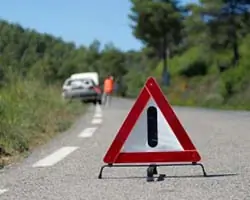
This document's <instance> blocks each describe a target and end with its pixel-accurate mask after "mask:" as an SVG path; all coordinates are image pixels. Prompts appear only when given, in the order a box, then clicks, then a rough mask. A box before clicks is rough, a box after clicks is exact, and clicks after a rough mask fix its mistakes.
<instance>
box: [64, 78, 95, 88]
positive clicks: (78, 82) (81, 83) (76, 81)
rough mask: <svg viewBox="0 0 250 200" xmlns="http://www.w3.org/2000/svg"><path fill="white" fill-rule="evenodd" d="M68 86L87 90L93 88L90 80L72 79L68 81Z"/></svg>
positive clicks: (92, 82)
mask: <svg viewBox="0 0 250 200" xmlns="http://www.w3.org/2000/svg"><path fill="white" fill-rule="evenodd" d="M68 85H70V86H73V87H85V88H89V87H91V86H94V85H95V84H94V81H93V80H91V79H74V80H70V81H69V82H68Z"/></svg>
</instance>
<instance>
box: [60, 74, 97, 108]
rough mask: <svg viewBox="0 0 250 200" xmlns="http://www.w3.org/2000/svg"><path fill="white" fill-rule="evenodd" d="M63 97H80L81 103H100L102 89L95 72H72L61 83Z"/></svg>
mask: <svg viewBox="0 0 250 200" xmlns="http://www.w3.org/2000/svg"><path fill="white" fill-rule="evenodd" d="M62 90H63V91H62V96H63V98H64V99H80V100H81V101H82V102H83V103H88V102H93V103H94V104H96V103H99V104H101V103H102V90H101V88H100V87H99V80H98V74H97V73H96V72H87V73H78V74H72V75H71V76H70V77H69V78H67V79H66V80H65V82H64V84H63V88H62Z"/></svg>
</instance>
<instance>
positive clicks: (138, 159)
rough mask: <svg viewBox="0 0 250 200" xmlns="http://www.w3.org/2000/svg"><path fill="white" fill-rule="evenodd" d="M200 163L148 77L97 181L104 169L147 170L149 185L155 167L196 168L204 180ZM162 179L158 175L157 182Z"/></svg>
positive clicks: (107, 155) (170, 110)
mask: <svg viewBox="0 0 250 200" xmlns="http://www.w3.org/2000/svg"><path fill="white" fill-rule="evenodd" d="M137 121H139V122H137ZM200 160H201V156H200V154H199V153H198V151H197V149H196V148H195V146H194V144H193V143H192V141H191V139H190V138H189V136H188V134H187V132H186V130H185V129H184V127H183V126H182V124H181V123H180V121H179V119H178V118H177V116H176V114H175V112H174V111H173V109H172V108H171V106H170V104H169V103H168V101H167V99H166V98H165V96H164V94H163V92H162V91H161V89H160V87H159V85H158V84H157V82H156V80H155V79H154V78H153V77H150V78H148V79H147V81H146V83H145V85H144V87H143V89H142V90H141V92H140V94H139V96H138V98H137V100H136V101H135V103H134V105H133V107H132V108H131V110H130V112H129V113H128V116H127V118H126V119H125V121H124V122H123V124H122V126H121V128H120V130H119V131H118V133H117V135H116V137H115V138H114V140H113V142H112V144H111V145H110V147H109V149H108V151H107V153H106V155H105V156H104V159H103V161H104V162H105V163H107V164H106V165H103V166H102V167H101V169H100V172H99V176H98V178H99V179H101V178H102V172H103V170H104V168H106V167H148V168H147V181H153V180H154V175H156V174H158V172H157V167H158V166H200V167H201V169H202V172H203V175H204V176H207V173H206V171H205V168H204V166H203V164H201V163H199V161H200ZM133 163H134V164H133ZM135 163H136V164H135ZM148 163H150V164H148ZM156 163H160V164H156ZM164 177H166V176H165V175H162V174H161V175H160V176H159V178H158V180H162V179H164Z"/></svg>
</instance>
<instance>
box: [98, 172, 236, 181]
mask: <svg viewBox="0 0 250 200" xmlns="http://www.w3.org/2000/svg"><path fill="white" fill-rule="evenodd" d="M237 175H239V174H237V173H221V174H207V175H206V176H203V175H177V176H171V175H170V176H166V175H165V174H159V175H158V176H154V178H158V179H159V180H161V181H162V180H164V179H167V178H172V179H173V178H217V177H231V176H237ZM146 178H147V176H129V177H103V178H102V179H111V180H112V179H113V180H115V179H146Z"/></svg>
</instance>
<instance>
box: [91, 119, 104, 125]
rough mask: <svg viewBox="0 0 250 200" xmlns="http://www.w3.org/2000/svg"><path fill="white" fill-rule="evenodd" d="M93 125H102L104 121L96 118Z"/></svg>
mask: <svg viewBox="0 0 250 200" xmlns="http://www.w3.org/2000/svg"><path fill="white" fill-rule="evenodd" d="M91 123H92V124H101V123H102V119H98V118H97V119H96V118H94V119H93V120H92V121H91Z"/></svg>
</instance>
